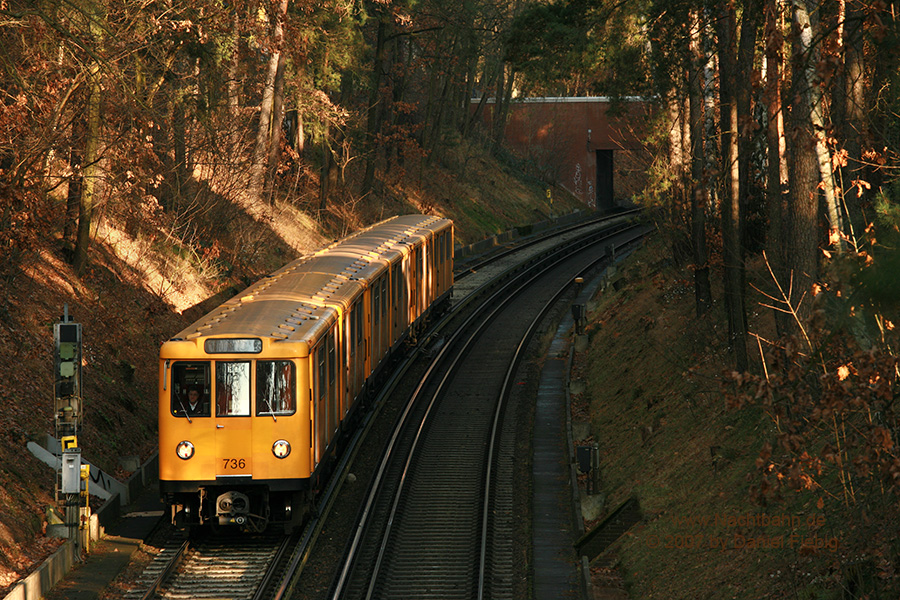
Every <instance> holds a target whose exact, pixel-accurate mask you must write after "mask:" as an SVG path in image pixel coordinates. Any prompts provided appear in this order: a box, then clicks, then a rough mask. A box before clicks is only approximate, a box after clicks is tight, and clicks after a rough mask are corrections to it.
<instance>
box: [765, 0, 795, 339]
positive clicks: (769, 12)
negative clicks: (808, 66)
mask: <svg viewBox="0 0 900 600" xmlns="http://www.w3.org/2000/svg"><path fill="white" fill-rule="evenodd" d="M779 5H780V0H766V6H765V15H766V29H765V45H766V84H765V102H766V117H767V127H766V148H767V154H768V161H767V171H766V209H767V210H766V212H767V213H768V221H769V223H768V229H767V234H766V237H767V243H766V246H767V248H768V249H769V250H768V252H767V254H766V256H767V258H768V261H769V265H770V266H771V267H772V272H773V273H774V274H775V277H776V279H777V280H778V282H779V283H782V284H786V282H787V277H786V271H785V268H784V265H785V256H784V246H783V240H784V239H785V237H784V236H785V234H786V231H785V223H786V221H785V219H786V217H787V210H786V206H787V192H788V176H787V174H788V168H787V157H786V152H785V140H784V107H783V104H782V99H781V85H782V81H783V79H782V76H781V71H782V65H783V63H784V36H783V35H782V31H781V27H782V25H781V22H780V21H781V19H780V10H779ZM775 323H776V328H777V331H778V335H779V337H781V336H784V335H786V334H787V333H788V331H789V330H790V317H789V316H788V315H787V314H786V313H784V312H782V311H779V310H776V311H775Z"/></svg>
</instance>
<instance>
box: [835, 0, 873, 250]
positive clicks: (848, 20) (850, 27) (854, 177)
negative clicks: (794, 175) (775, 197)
mask: <svg viewBox="0 0 900 600" xmlns="http://www.w3.org/2000/svg"><path fill="white" fill-rule="evenodd" d="M844 3H845V0H841V4H842V5H843V4H844ZM845 10H846V13H845V16H844V19H843V23H842V25H843V27H842V29H843V36H842V37H843V40H842V42H843V43H842V45H843V52H842V53H841V55H842V56H843V57H844V64H843V68H842V69H841V70H840V71H839V78H838V84H837V85H836V86H835V88H836V90H835V91H836V94H835V102H834V103H833V106H834V109H833V117H832V118H833V122H834V125H835V129H836V133H837V134H838V135H840V137H841V138H842V141H843V144H844V149H845V150H846V151H847V165H846V166H845V167H843V168H842V169H841V173H840V184H841V186H840V189H841V190H842V191H843V196H844V203H845V208H846V211H847V216H848V223H847V235H848V236H850V239H851V240H852V243H853V244H858V242H859V236H860V235H861V234H862V232H863V229H864V228H865V220H864V216H863V213H862V202H863V199H864V191H863V189H864V188H863V186H862V185H858V184H857V183H855V182H858V181H859V180H864V179H865V178H866V177H865V174H864V172H863V167H862V143H861V140H864V139H866V138H867V133H868V132H867V131H866V106H867V103H866V85H865V74H864V63H863V61H864V55H863V25H864V20H865V16H864V15H863V14H862V12H861V11H860V10H859V7H858V5H857V4H856V3H855V2H850V3H849V5H847V6H846V8H845Z"/></svg>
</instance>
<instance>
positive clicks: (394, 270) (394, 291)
mask: <svg viewBox="0 0 900 600" xmlns="http://www.w3.org/2000/svg"><path fill="white" fill-rule="evenodd" d="M402 281H403V279H402V278H401V277H400V263H397V264H395V265H394V266H393V267H391V314H392V317H391V321H392V323H393V327H394V330H393V334H392V335H391V339H392V340H393V341H397V339H398V338H399V337H400V332H401V331H403V327H405V326H406V323H403V322H401V318H402V312H403V311H401V310H400V303H401V302H402V293H401V291H400V290H401V288H400V284H401V282H402Z"/></svg>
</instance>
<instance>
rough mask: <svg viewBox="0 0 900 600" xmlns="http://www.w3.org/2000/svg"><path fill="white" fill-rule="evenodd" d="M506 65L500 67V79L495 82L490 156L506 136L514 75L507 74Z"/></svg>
mask: <svg viewBox="0 0 900 600" xmlns="http://www.w3.org/2000/svg"><path fill="white" fill-rule="evenodd" d="M506 71H507V66H506V63H504V64H503V66H502V67H501V72H500V77H499V78H498V80H497V91H498V94H497V99H496V100H495V102H494V122H493V123H492V124H491V125H492V126H493V136H492V143H491V154H496V153H497V151H498V150H500V147H501V146H502V145H503V140H504V137H505V134H506V118H507V115H509V105H510V102H512V89H513V83H514V81H515V74H514V73H512V72H510V73H507V72H506Z"/></svg>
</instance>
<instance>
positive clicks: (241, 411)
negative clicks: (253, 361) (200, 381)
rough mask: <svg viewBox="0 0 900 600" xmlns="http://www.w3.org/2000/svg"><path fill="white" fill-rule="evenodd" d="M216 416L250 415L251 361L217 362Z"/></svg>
mask: <svg viewBox="0 0 900 600" xmlns="http://www.w3.org/2000/svg"><path fill="white" fill-rule="evenodd" d="M216 416H217V417H249V416H250V363H249V362H216Z"/></svg>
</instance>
